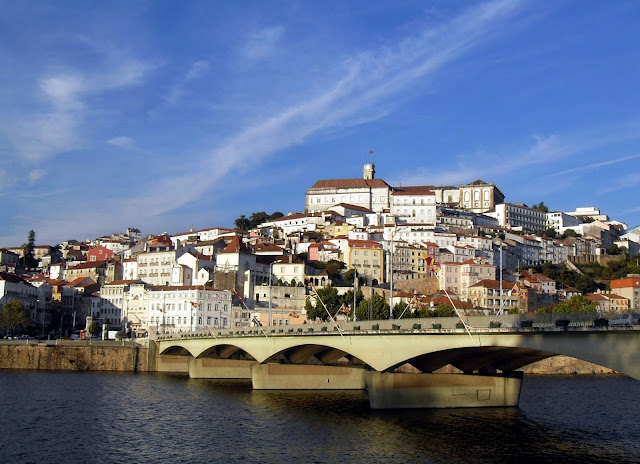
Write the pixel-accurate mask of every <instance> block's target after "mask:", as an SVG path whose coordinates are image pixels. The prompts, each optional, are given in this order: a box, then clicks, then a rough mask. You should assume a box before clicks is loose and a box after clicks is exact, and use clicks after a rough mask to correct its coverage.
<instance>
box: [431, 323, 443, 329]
mask: <svg viewBox="0 0 640 464" xmlns="http://www.w3.org/2000/svg"><path fill="white" fill-rule="evenodd" d="M431 327H433V328H434V329H441V328H442V324H436V323H435V322H434V323H433V324H431Z"/></svg>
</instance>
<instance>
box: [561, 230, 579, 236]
mask: <svg viewBox="0 0 640 464" xmlns="http://www.w3.org/2000/svg"><path fill="white" fill-rule="evenodd" d="M562 236H563V237H564V238H567V237H577V236H578V233H577V232H576V231H575V230H573V229H567V230H565V231H564V232H562Z"/></svg>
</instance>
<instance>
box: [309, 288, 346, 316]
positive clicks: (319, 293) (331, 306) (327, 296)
mask: <svg viewBox="0 0 640 464" xmlns="http://www.w3.org/2000/svg"><path fill="white" fill-rule="evenodd" d="M313 297H314V298H315V300H316V304H315V308H313V309H312V310H311V316H309V313H307V319H309V320H310V321H313V320H315V319H320V320H321V321H326V320H327V319H329V314H327V311H329V312H330V313H331V315H332V316H333V315H334V314H335V313H336V312H338V309H340V306H341V305H342V302H341V301H340V298H339V297H338V290H337V289H336V288H334V287H318V288H316V294H315V295H314V296H313ZM322 303H324V306H323V304H322ZM325 306H326V308H327V309H326V310H325ZM305 308H306V306H305Z"/></svg>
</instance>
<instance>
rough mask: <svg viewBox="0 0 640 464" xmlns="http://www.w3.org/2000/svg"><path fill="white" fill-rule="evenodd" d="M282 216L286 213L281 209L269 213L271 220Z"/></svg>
mask: <svg viewBox="0 0 640 464" xmlns="http://www.w3.org/2000/svg"><path fill="white" fill-rule="evenodd" d="M281 217H284V214H282V213H281V212H280V211H274V212H273V213H271V214H270V215H269V220H270V221H273V220H274V219H279V218H281Z"/></svg>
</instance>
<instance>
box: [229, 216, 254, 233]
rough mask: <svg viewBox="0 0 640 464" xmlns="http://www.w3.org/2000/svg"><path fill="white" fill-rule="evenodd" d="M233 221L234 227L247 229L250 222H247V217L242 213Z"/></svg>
mask: <svg viewBox="0 0 640 464" xmlns="http://www.w3.org/2000/svg"><path fill="white" fill-rule="evenodd" d="M233 223H234V224H235V226H236V228H237V229H240V230H249V226H250V224H251V223H250V222H249V219H247V217H246V216H245V215H244V214H242V215H240V217H239V218H238V219H236V220H235V221H234V222H233Z"/></svg>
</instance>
